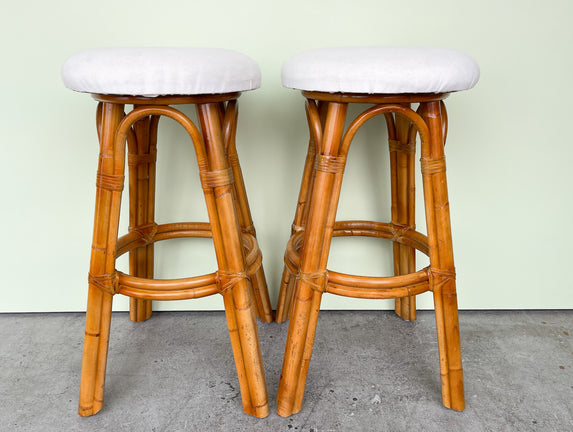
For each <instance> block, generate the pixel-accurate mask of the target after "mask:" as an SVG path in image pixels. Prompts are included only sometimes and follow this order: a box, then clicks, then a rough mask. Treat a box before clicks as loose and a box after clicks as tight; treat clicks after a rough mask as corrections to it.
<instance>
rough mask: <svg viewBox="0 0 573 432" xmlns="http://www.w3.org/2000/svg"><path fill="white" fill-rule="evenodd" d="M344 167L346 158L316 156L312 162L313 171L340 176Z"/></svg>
mask: <svg viewBox="0 0 573 432" xmlns="http://www.w3.org/2000/svg"><path fill="white" fill-rule="evenodd" d="M345 165H346V157H344V156H331V155H323V154H321V155H317V156H316V159H315V161H314V169H315V170H317V171H322V172H327V173H331V174H342V173H343V172H344V166H345Z"/></svg>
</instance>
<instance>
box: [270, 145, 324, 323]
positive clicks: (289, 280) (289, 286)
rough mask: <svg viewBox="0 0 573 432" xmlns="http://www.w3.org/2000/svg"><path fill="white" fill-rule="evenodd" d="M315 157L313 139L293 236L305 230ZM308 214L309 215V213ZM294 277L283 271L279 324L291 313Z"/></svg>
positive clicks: (308, 153)
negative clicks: (305, 217)
mask: <svg viewBox="0 0 573 432" xmlns="http://www.w3.org/2000/svg"><path fill="white" fill-rule="evenodd" d="M315 156H316V142H314V140H313V139H312V138H311V139H310V140H309V144H308V151H307V154H306V161H305V163H304V171H303V175H302V182H301V185H300V192H299V194H298V202H297V205H296V212H295V216H294V221H293V224H292V229H291V235H292V234H295V233H296V232H297V231H299V230H302V229H303V223H304V215H305V209H306V204H307V202H308V200H309V198H310V191H311V187H310V185H311V182H312V177H313V168H314V160H315ZM306 213H308V211H307V212H306ZM293 276H294V275H292V274H291V272H290V270H289V269H288V268H287V266H286V265H285V267H284V269H283V276H282V280H281V288H280V292H279V300H278V303H277V311H276V321H277V322H279V323H282V322H285V321H286V320H287V318H288V317H289V315H290V312H291V307H292V298H293V294H294V285H295V278H294V277H293Z"/></svg>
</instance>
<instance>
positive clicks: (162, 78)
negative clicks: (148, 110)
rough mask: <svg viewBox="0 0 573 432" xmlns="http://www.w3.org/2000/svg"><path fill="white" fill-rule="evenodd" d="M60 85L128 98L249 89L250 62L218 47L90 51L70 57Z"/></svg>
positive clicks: (253, 70) (255, 72) (256, 79)
mask: <svg viewBox="0 0 573 432" xmlns="http://www.w3.org/2000/svg"><path fill="white" fill-rule="evenodd" d="M62 80H63V81H64V85H65V86H66V87H68V88H70V89H72V90H75V91H78V92H85V93H100V94H112V95H130V96H159V95H197V94H214V93H230V92H238V91H246V90H254V89H256V88H259V87H260V85H261V72H260V69H259V67H258V65H257V64H256V63H255V61H254V60H252V59H251V58H249V57H247V56H246V55H244V54H241V53H239V52H236V51H232V50H226V49H219V48H95V49H88V50H85V51H82V52H79V53H78V54H75V55H74V56H72V57H70V58H69V59H68V60H67V61H66V62H65V63H64V66H63V68H62Z"/></svg>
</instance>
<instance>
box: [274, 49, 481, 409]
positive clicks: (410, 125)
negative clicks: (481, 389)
mask: <svg viewBox="0 0 573 432" xmlns="http://www.w3.org/2000/svg"><path fill="white" fill-rule="evenodd" d="M478 79H479V68H478V66H477V64H476V63H475V62H474V61H473V60H472V59H471V58H470V57H468V56H467V55H465V54H463V53H460V52H456V51H452V50H446V49H437V48H413V47H412V48H391V47H363V48H326V49H315V50H310V51H306V52H303V53H299V54H297V55H294V56H293V57H291V58H290V59H289V60H287V61H286V62H285V63H284V65H283V69H282V82H283V85H284V86H285V87H288V88H293V89H297V90H301V91H302V94H303V96H304V97H305V98H306V112H307V118H308V124H309V129H310V142H309V148H308V154H307V158H306V163H305V168H304V174H303V180H302V185H301V190H300V194H299V202H298V205H297V209H296V213H295V218H294V223H293V228H292V236H291V238H290V240H289V242H288V245H287V249H286V253H285V269H284V273H283V278H282V283H281V289H280V294H279V301H278V305H277V311H276V320H277V321H279V322H282V321H285V320H286V319H287V318H289V317H290V323H289V331H288V336H287V343H286V348H285V356H284V361H283V367H282V374H281V378H280V382H279V390H278V396H277V404H278V413H279V414H280V415H281V416H289V415H291V414H293V413H296V412H298V411H300V409H301V406H302V399H303V392H304V386H305V381H306V376H307V372H308V367H309V362H310V357H311V353H312V346H313V340H314V336H315V330H316V324H317V320H318V313H319V308H320V301H321V298H322V295H323V294H324V293H332V294H337V295H342V296H348V297H358V298H368V299H387V298H396V312H397V313H398V315H399V316H401V317H402V318H404V319H406V320H414V319H415V318H416V317H415V314H416V308H415V300H414V299H415V295H417V294H420V293H423V292H425V291H432V292H433V298H434V305H435V313H436V322H437V333H438V346H439V361H440V371H441V372H440V373H441V382H442V400H443V404H444V405H445V406H446V407H448V408H452V409H454V410H463V409H464V395H463V377H462V364H461V353H460V340H459V329H458V310H457V299H456V287H455V271H454V261H453V252H452V239H451V230H450V214H449V204H448V193H447V187H446V163H445V155H444V144H445V139H446V129H447V114H446V108H445V105H444V102H443V100H444V99H445V98H446V97H447V96H448V94H449V93H451V92H455V91H460V90H466V89H469V88H471V87H473V86H474V85H475V84H476V82H477V80H478ZM356 103H366V104H373V106H371V107H370V108H368V109H366V110H365V111H364V112H362V113H361V114H360V115H358V116H357V117H356V118H354V119H353V120H352V121H351V122H350V124H349V126H348V128H347V129H346V131H345V130H344V125H345V120H346V113H347V107H348V105H349V104H356ZM412 104H417V109H415V110H414V108H412ZM379 115H383V116H384V117H385V121H386V124H387V128H388V138H389V151H390V174H391V191H392V193H391V195H392V203H391V204H392V212H391V214H392V220H391V222H389V223H382V222H374V221H336V220H335V219H336V209H337V205H338V199H339V195H340V187H341V182H342V175H343V171H344V167H345V164H346V157H347V154H348V150H349V148H350V144H351V142H352V139H353V137H354V136H355V134H356V132H357V131H358V129H359V128H360V127H361V126H362V125H363V124H364V123H365V122H366V121H368V120H369V119H371V118H374V117H376V116H379ZM417 135H419V136H420V142H421V145H420V149H421V169H422V178H423V189H424V205H425V214H426V225H427V235H424V234H422V233H420V232H418V231H416V229H415V225H414V223H415V218H414V192H415V189H414V173H415V171H414V161H415V159H414V158H415V152H416V136H417ZM337 236H368V237H375V238H382V239H388V240H391V241H392V242H393V248H394V249H393V257H394V273H395V276H392V277H366V276H355V275H348V274H343V273H338V272H334V271H329V270H327V268H326V266H327V260H328V254H329V248H330V243H331V239H332V237H337ZM416 250H418V251H421V252H423V253H424V254H426V255H428V256H429V258H430V265H429V266H428V267H426V268H423V269H421V270H418V271H416V267H415V252H416Z"/></svg>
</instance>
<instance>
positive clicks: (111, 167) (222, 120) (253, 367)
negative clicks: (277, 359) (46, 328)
mask: <svg viewBox="0 0 573 432" xmlns="http://www.w3.org/2000/svg"><path fill="white" fill-rule="evenodd" d="M238 96H239V94H238V93H230V94H225V95H203V96H174V97H156V98H144V97H129V96H110V95H94V98H95V99H96V100H98V101H99V104H98V109H97V130H98V136H99V141H100V157H99V166H98V174H97V182H96V184H97V194H96V210H95V221H94V236H93V246H92V257H91V265H90V271H89V278H88V279H89V293H88V307H87V316H86V334H85V344H84V355H83V364H82V377H81V388H80V407H79V413H80V415H82V416H88V415H92V414H95V413H97V412H98V411H99V410H101V408H102V404H103V392H104V381H105V369H106V359H107V346H108V340H109V326H110V318H111V305H112V298H113V296H114V295H116V294H120V295H126V296H129V297H130V317H131V319H132V320H133V321H143V320H145V319H147V318H149V317H150V316H151V302H152V300H181V299H192V298H199V297H204V296H208V295H213V294H221V295H222V297H223V302H224V306H225V312H226V315H227V323H228V327H229V334H230V337H231V344H232V348H233V354H234V356H235V363H236V367H237V373H238V377H239V383H240V387H241V396H242V399H243V408H244V410H245V412H247V413H249V414H252V415H254V416H257V417H265V416H266V415H267V414H268V412H269V409H268V403H267V390H266V384H265V376H264V370H263V365H262V359H261V352H260V347H259V342H258V333H257V326H256V321H255V315H256V316H258V317H259V318H260V319H262V320H264V321H266V322H270V321H272V319H273V316H272V309H271V305H270V301H269V296H268V291H267V286H266V282H265V276H264V272H263V267H262V256H261V251H260V249H259V247H258V244H257V240H256V237H255V230H254V228H253V221H252V218H251V213H250V210H249V205H248V201H247V195H246V192H245V186H244V182H243V177H242V173H241V167H240V165H239V160H238V157H237V153H236V148H235V131H236V128H237V101H236V99H237V97H238ZM180 103H193V104H195V105H196V108H197V115H198V118H199V122H200V127H197V126H195V124H194V123H193V122H192V121H191V120H190V119H189V118H188V117H187V116H186V115H185V114H183V113H182V112H181V111H179V110H177V109H175V108H173V107H171V106H170V105H176V104H180ZM126 104H133V110H131V111H130V112H129V113H128V114H124V109H125V105H126ZM161 116H166V117H170V118H172V119H174V120H175V121H176V122H178V123H179V124H180V125H181V126H183V127H184V128H185V130H186V131H187V132H188V134H189V136H190V138H191V140H192V142H193V145H194V148H195V154H196V156H197V162H198V166H199V177H200V180H201V185H202V188H203V192H204V196H205V200H206V203H207V212H208V215H209V222H208V223H206V222H202V223H199V222H197V223H190V222H183V223H171V224H162V225H158V224H156V222H155V169H156V168H155V165H156V155H157V130H158V124H159V119H160V117H161ZM126 143H127V152H128V154H127V162H128V167H129V197H130V205H129V209H130V212H129V213H130V214H129V232H128V233H127V234H125V235H123V236H121V237H119V238H118V223H119V212H120V203H121V194H122V190H123V184H124V166H125V159H126V155H125V153H126V151H125V150H126ZM182 237H203V238H212V239H213V244H214V247H215V255H216V258H217V263H218V270H217V271H216V272H214V273H210V274H206V275H201V276H195V277H189V278H183V279H171V280H158V279H154V277H153V246H154V243H155V242H157V241H163V240H169V239H174V238H182ZM125 253H129V274H125V273H122V272H120V271H117V270H116V269H115V261H116V259H117V258H118V257H119V256H121V255H122V254H125Z"/></svg>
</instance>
